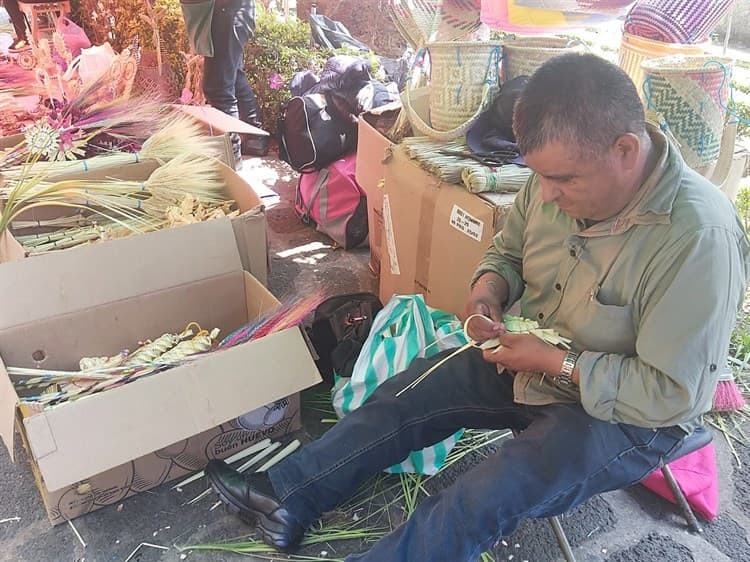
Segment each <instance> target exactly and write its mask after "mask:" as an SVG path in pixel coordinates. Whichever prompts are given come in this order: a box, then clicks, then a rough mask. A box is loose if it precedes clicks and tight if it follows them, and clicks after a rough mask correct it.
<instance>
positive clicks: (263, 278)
mask: <svg viewBox="0 0 750 562" xmlns="http://www.w3.org/2000/svg"><path fill="white" fill-rule="evenodd" d="M157 167H158V163H157V162H156V161H155V160H149V161H143V162H138V163H133V164H126V165H122V166H116V167H112V168H100V169H96V170H90V171H87V172H83V171H80V172H71V173H68V174H59V175H57V176H55V178H54V179H55V181H64V180H70V179H89V180H92V181H97V180H103V179H117V180H123V181H143V180H145V179H147V178H148V177H149V176H150V175H151V173H152V172H153V171H154V170H155V169H156V168H157ZM219 169H220V173H221V175H222V177H223V179H224V184H225V185H226V195H227V198H228V199H233V200H234V201H236V202H237V207H238V209H239V210H240V213H241V214H240V215H239V216H237V217H234V218H233V219H232V227H233V228H234V233H235V242H236V245H237V248H238V249H239V252H240V257H241V258H242V267H243V268H244V269H245V270H246V271H249V272H250V273H251V274H252V275H253V276H254V277H255V278H256V279H258V280H259V281H260V282H261V283H263V284H264V285H265V284H266V283H267V281H268V240H267V233H266V216H265V207H264V205H263V202H262V201H261V199H260V197H259V196H258V194H257V193H256V192H255V190H254V189H253V188H252V186H250V184H248V183H247V182H246V181H245V180H244V179H242V178H241V177H240V176H239V175H238V174H237V173H236V172H235V171H234V170H232V169H231V168H229V167H228V166H225V165H222V166H220V167H219ZM76 212H78V211H77V210H76V209H71V208H69V207H53V206H46V207H43V208H39V209H31V210H30V211H28V212H27V213H24V214H22V215H21V216H20V217H19V219H22V220H31V221H34V220H47V219H52V218H57V217H62V216H68V215H71V214H75V213H76ZM49 230H51V229H49V228H47V229H44V228H36V229H24V231H23V233H24V234H35V233H44V232H46V231H49ZM13 234H15V231H13V230H11V232H10V235H9V234H8V233H4V234H2V235H0V264H2V263H4V262H9V261H14V260H16V259H20V258H22V257H23V256H24V252H23V248H21V247H20V245H19V244H18V243H17V241H16V240H15V239H14V238H13ZM72 251H75V249H73V250H72Z"/></svg>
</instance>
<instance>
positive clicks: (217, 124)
mask: <svg viewBox="0 0 750 562" xmlns="http://www.w3.org/2000/svg"><path fill="white" fill-rule="evenodd" d="M172 107H174V108H175V109H176V110H178V111H180V112H182V113H185V114H187V115H190V116H191V117H193V118H195V119H196V120H197V121H198V122H200V123H202V124H203V127H204V129H205V131H206V133H208V134H209V135H211V136H213V137H215V139H216V146H215V149H216V150H219V151H220V152H221V153H222V160H223V161H224V163H225V164H228V165H229V166H233V165H234V152H233V150H232V142H231V139H230V135H231V134H232V133H237V134H240V135H252V136H256V137H268V136H270V133H268V131H264V130H263V129H259V128H258V127H254V126H252V125H250V124H248V123H245V122H244V121H241V120H239V119H237V118H236V117H232V116H231V115H227V114H226V113H224V112H223V111H219V110H218V109H216V108H214V107H211V106H210V105H184V104H174V105H172Z"/></svg>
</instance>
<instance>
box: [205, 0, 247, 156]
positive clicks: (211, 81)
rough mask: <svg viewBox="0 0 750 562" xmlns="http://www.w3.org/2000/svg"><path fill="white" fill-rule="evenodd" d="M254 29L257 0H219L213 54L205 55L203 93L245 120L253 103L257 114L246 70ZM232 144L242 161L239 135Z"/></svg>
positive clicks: (218, 107) (218, 105)
mask: <svg viewBox="0 0 750 562" xmlns="http://www.w3.org/2000/svg"><path fill="white" fill-rule="evenodd" d="M254 30H255V1H254V0H216V5H215V8H214V14H213V19H212V21H211V37H212V39H213V44H214V56H213V57H205V63H204V68H203V93H204V95H205V96H206V101H208V103H209V104H211V105H212V106H213V107H215V108H216V109H218V110H220V111H223V112H224V113H226V114H228V115H231V116H232V117H237V118H239V119H243V117H244V119H243V120H246V119H247V118H248V117H249V116H250V115H251V113H252V111H253V107H252V106H253V105H254V106H255V115H256V116H257V101H256V100H255V95H254V94H253V95H252V97H250V96H249V95H248V90H249V91H250V92H251V93H252V89H251V88H250V84H249V83H248V82H247V76H245V73H244V70H243V64H244V60H243V54H244V49H245V44H246V43H247V42H248V40H249V39H250V37H251V36H252V34H253V31H254ZM238 83H239V89H238ZM253 102H254V103H253ZM240 110H242V113H241V112H240ZM232 147H233V149H234V154H235V159H236V161H237V162H239V161H240V160H241V153H240V152H241V151H240V139H239V137H238V136H237V135H232Z"/></svg>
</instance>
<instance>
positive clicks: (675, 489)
mask: <svg viewBox="0 0 750 562" xmlns="http://www.w3.org/2000/svg"><path fill="white" fill-rule="evenodd" d="M661 473H662V474H663V475H664V480H666V481H667V484H669V489H670V490H672V495H674V497H675V500H676V501H677V505H679V506H680V509H681V510H682V514H683V515H684V516H685V519H687V524H688V527H689V528H690V530H691V531H692V532H694V533H702V532H703V528H702V527H701V526H700V523H698V519H696V517H695V514H694V513H693V510H692V509H691V508H690V506H689V505H688V502H687V500H686V499H685V494H683V493H682V490H681V489H680V485H679V484H678V483H677V480H675V478H674V475H673V474H672V471H671V470H670V468H669V465H667V464H665V465H664V466H662V467H661Z"/></svg>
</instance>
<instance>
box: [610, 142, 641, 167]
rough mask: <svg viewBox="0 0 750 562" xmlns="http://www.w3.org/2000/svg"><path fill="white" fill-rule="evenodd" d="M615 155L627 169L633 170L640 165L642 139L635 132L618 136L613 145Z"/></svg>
mask: <svg viewBox="0 0 750 562" xmlns="http://www.w3.org/2000/svg"><path fill="white" fill-rule="evenodd" d="M612 150H613V151H614V156H615V158H617V160H618V161H619V162H620V164H621V165H622V167H623V168H624V169H626V170H632V169H633V168H635V167H636V166H637V165H638V157H639V155H640V152H641V139H640V138H638V135H635V134H633V133H625V134H624V135H620V136H619V137H617V140H616V141H615V144H614V146H613V147H612Z"/></svg>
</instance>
